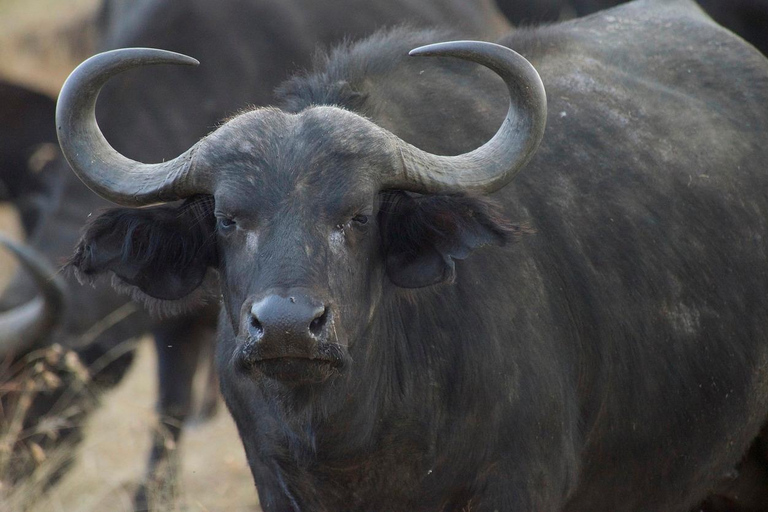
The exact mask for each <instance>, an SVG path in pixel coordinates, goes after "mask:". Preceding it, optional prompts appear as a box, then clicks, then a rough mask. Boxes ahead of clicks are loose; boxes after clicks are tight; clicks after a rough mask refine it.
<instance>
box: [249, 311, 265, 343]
mask: <svg viewBox="0 0 768 512" xmlns="http://www.w3.org/2000/svg"><path fill="white" fill-rule="evenodd" d="M251 334H252V335H253V336H254V337H257V338H260V337H261V336H263V335H264V326H263V325H261V322H259V319H258V318H256V315H251Z"/></svg>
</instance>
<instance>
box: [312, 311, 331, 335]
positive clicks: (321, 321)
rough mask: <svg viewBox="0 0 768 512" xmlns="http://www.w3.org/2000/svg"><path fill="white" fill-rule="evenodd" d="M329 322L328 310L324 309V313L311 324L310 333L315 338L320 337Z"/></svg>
mask: <svg viewBox="0 0 768 512" xmlns="http://www.w3.org/2000/svg"><path fill="white" fill-rule="evenodd" d="M327 321H328V308H323V312H322V313H320V315H319V316H318V317H316V318H315V319H314V320H312V322H311V323H310V324H309V332H311V333H312V334H313V335H314V336H320V334H321V333H322V332H323V328H324V327H325V324H326V322H327Z"/></svg>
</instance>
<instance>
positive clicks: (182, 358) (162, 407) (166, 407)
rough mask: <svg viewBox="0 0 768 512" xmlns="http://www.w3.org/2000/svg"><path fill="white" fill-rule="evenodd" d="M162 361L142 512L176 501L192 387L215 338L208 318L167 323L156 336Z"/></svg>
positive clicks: (138, 502)
mask: <svg viewBox="0 0 768 512" xmlns="http://www.w3.org/2000/svg"><path fill="white" fill-rule="evenodd" d="M153 334H154V336H155V347H156V349H157V356H158V380H159V382H158V386H159V387H158V394H159V397H158V402H157V411H158V415H159V422H158V427H157V428H156V429H155V430H154V432H153V439H152V448H151V451H150V455H149V461H148V464H147V470H146V476H145V479H144V481H143V482H142V483H141V485H140V487H139V489H138V490H137V492H136V495H135V497H134V508H135V509H136V510H137V511H138V510H163V509H165V508H166V506H167V504H169V503H173V501H174V500H175V499H176V498H177V489H178V484H177V475H178V457H177V447H178V442H179V438H180V437H181V433H182V428H183V425H184V421H185V420H186V419H187V417H188V416H189V414H190V412H191V409H192V383H193V380H194V376H195V372H196V370H197V367H198V362H199V359H200V354H201V352H204V351H205V350H206V349H209V348H210V347H207V345H210V344H211V343H213V340H214V339H215V332H214V330H213V325H212V324H211V321H210V319H209V318H208V317H207V315H195V316H194V317H193V316H182V317H179V318H175V319H172V320H166V321H164V322H163V323H161V324H160V325H158V326H157V328H156V329H154V330H153Z"/></svg>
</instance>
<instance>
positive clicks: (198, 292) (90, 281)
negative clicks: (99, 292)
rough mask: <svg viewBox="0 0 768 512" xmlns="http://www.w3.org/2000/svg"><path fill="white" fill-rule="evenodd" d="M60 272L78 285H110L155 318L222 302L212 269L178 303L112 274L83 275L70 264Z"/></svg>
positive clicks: (216, 278) (188, 311) (183, 312)
mask: <svg viewBox="0 0 768 512" xmlns="http://www.w3.org/2000/svg"><path fill="white" fill-rule="evenodd" d="M62 271H63V272H66V273H67V274H68V275H71V276H74V277H75V279H77V281H78V282H79V283H80V284H81V285H89V286H91V287H96V286H111V287H112V288H113V289H114V290H115V291H116V292H117V293H119V294H121V295H127V296H129V297H130V298H131V300H132V301H134V302H138V303H139V304H141V305H142V306H143V307H144V309H145V310H146V311H147V312H148V313H149V314H150V315H151V316H152V317H154V318H157V319H164V318H170V317H174V316H179V315H182V314H186V313H191V312H194V311H196V310H198V309H201V308H203V307H204V306H207V305H209V304H220V303H221V291H220V288H219V275H218V274H219V273H218V271H216V270H215V269H213V268H209V269H208V271H207V272H206V274H205V277H204V278H203V282H202V283H201V284H200V286H198V287H197V288H196V289H195V290H194V291H193V292H192V293H190V294H189V295H187V296H185V297H182V298H181V299H177V300H163V299H158V298H155V297H152V296H150V295H147V294H146V293H144V292H142V291H141V290H140V289H139V288H138V287H137V286H134V285H131V284H128V283H126V282H125V281H123V280H122V279H120V277H118V276H117V275H115V274H114V273H112V272H108V273H107V274H96V275H88V274H85V273H84V272H81V271H80V269H78V268H77V267H75V266H74V265H72V264H71V261H70V262H68V263H67V264H66V266H65V267H63V269H62ZM109 274H111V275H109Z"/></svg>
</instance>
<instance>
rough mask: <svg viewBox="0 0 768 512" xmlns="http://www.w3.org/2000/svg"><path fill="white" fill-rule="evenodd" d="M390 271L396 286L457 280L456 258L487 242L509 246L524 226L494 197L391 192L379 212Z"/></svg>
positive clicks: (387, 268) (467, 254) (383, 199)
mask: <svg viewBox="0 0 768 512" xmlns="http://www.w3.org/2000/svg"><path fill="white" fill-rule="evenodd" d="M379 222H380V225H381V234H382V243H383V246H384V254H385V265H386V270H387V275H388V276H389V278H390V279H391V280H392V282H393V283H395V284H396V285H397V286H400V287H403V288H420V287H423V286H429V285H433V284H437V283H441V282H452V281H453V280H454V278H455V275H456V269H455V265H454V260H461V259H464V258H466V257H467V256H469V254H470V253H471V252H472V250H474V249H476V248H478V247H481V246H483V245H490V244H493V245H500V246H503V245H506V244H507V243H508V242H509V241H510V240H511V239H512V238H513V237H514V236H515V235H517V234H519V233H520V228H517V227H515V226H511V225H509V224H508V223H507V222H506V221H504V220H503V219H502V217H501V216H500V214H499V209H498V207H497V206H496V205H495V203H493V202H492V201H491V200H490V199H487V198H476V197H469V196H461V195H416V194H410V193H407V192H400V191H395V192H387V193H385V195H384V197H383V198H382V207H381V210H380V213H379Z"/></svg>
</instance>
